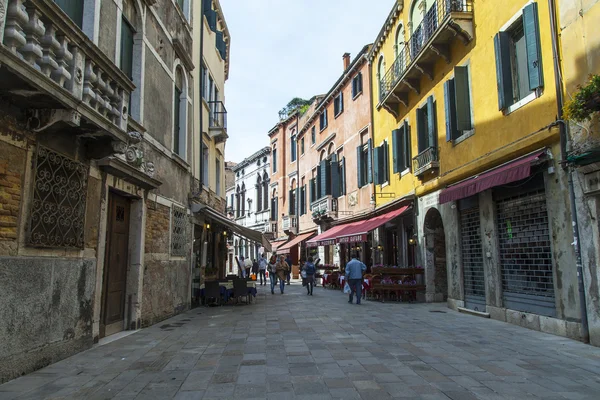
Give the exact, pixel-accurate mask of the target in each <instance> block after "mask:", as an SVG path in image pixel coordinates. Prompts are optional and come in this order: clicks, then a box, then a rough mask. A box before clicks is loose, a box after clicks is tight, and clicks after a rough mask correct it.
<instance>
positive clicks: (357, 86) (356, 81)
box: [352, 72, 363, 99]
mask: <svg viewBox="0 0 600 400" xmlns="http://www.w3.org/2000/svg"><path fill="white" fill-rule="evenodd" d="M362 91H363V81H362V72H359V73H358V74H356V76H355V77H354V78H352V99H356V98H357V97H358V95H359V94H361V93H362Z"/></svg>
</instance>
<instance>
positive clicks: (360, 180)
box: [356, 146, 364, 188]
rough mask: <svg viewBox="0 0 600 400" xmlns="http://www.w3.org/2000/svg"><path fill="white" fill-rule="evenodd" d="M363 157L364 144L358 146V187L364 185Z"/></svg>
mask: <svg viewBox="0 0 600 400" xmlns="http://www.w3.org/2000/svg"><path fill="white" fill-rule="evenodd" d="M363 168H364V166H363V158H362V146H358V147H357V148H356V176H357V178H358V179H357V183H358V187H359V188H361V187H363V186H364V184H363V181H362V177H363Z"/></svg>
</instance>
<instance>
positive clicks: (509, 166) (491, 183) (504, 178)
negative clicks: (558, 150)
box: [440, 150, 546, 204]
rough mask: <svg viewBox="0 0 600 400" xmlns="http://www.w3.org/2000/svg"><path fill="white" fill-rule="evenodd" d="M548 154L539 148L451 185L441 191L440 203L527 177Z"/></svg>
mask: <svg viewBox="0 0 600 400" xmlns="http://www.w3.org/2000/svg"><path fill="white" fill-rule="evenodd" d="M545 154H546V150H538V151H536V152H534V153H531V154H529V155H526V156H523V157H521V158H518V159H516V160H514V161H511V162H509V163H506V164H504V165H501V166H499V167H497V168H494V169H492V170H489V171H487V172H484V173H483V174H481V175H478V176H474V177H472V178H470V179H468V180H466V181H464V182H461V183H458V184H456V185H454V186H450V187H448V188H446V189H444V190H442V191H441V193H440V204H444V203H448V202H450V201H455V200H460V199H464V198H467V197H470V196H473V195H476V194H477V193H481V192H483V191H484V190H487V189H491V188H493V187H495V186H501V185H506V184H507V183H512V182H516V181H520V180H521V179H525V178H527V177H529V176H530V175H531V165H532V163H534V162H535V161H538V160H539V159H540V158H541V157H542V156H544V155H545Z"/></svg>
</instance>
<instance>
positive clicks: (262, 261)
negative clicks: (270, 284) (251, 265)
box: [258, 254, 268, 286]
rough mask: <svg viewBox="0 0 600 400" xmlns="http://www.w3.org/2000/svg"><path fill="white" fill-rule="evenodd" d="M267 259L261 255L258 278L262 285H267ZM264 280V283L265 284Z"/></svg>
mask: <svg viewBox="0 0 600 400" xmlns="http://www.w3.org/2000/svg"><path fill="white" fill-rule="evenodd" d="M267 264H268V263H267V258H266V257H265V255H264V254H261V255H260V260H259V261H258V276H260V285H261V286H263V285H266V284H267V277H266V276H265V271H266V270H267ZM263 280H264V283H263Z"/></svg>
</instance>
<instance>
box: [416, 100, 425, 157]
mask: <svg viewBox="0 0 600 400" xmlns="http://www.w3.org/2000/svg"><path fill="white" fill-rule="evenodd" d="M426 124H427V121H425V113H424V112H423V109H422V108H418V109H417V145H418V146H417V147H418V151H419V154H420V153H421V152H423V151H425V149H427V125H426Z"/></svg>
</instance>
